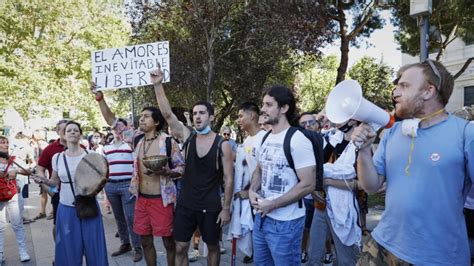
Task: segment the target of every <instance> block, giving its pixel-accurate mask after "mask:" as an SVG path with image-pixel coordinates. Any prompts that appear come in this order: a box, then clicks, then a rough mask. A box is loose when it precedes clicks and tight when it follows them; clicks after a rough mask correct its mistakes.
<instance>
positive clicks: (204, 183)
mask: <svg viewBox="0 0 474 266" xmlns="http://www.w3.org/2000/svg"><path fill="white" fill-rule="evenodd" d="M218 139H219V138H218V136H217V135H216V138H215V139H214V142H213V143H212V147H211V149H210V150H209V152H208V153H207V154H206V155H205V156H204V157H202V158H199V156H198V154H197V152H196V135H194V136H193V137H192V138H191V141H190V143H189V144H188V145H189V150H188V152H187V155H186V162H185V170H184V175H183V186H182V188H181V192H180V193H179V198H178V205H182V206H185V207H187V208H190V209H193V210H197V211H202V210H206V211H220V210H221V208H222V205H221V195H220V193H221V186H222V175H223V174H222V169H220V170H219V171H218V169H217V167H216V159H217V158H216V156H217V149H218V142H219V140H218Z"/></svg>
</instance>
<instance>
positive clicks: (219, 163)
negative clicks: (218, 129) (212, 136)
mask: <svg viewBox="0 0 474 266" xmlns="http://www.w3.org/2000/svg"><path fill="white" fill-rule="evenodd" d="M216 138H217V156H216V170H217V172H219V171H220V170H221V169H222V168H223V166H222V159H221V157H222V155H223V154H224V153H223V152H222V143H223V142H224V141H227V140H226V139H224V138H223V137H221V136H220V135H217V136H216Z"/></svg>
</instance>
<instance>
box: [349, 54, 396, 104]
mask: <svg viewBox="0 0 474 266" xmlns="http://www.w3.org/2000/svg"><path fill="white" fill-rule="evenodd" d="M348 74H349V76H350V78H351V79H353V80H357V81H358V82H359V84H360V86H361V87H362V92H363V95H364V97H365V98H366V99H367V100H369V101H371V102H373V103H374V104H376V105H378V106H379V107H381V108H383V109H387V110H391V109H393V104H392V90H393V88H394V85H393V82H392V76H393V69H392V68H391V67H389V66H388V65H387V64H384V63H382V62H380V63H377V62H376V59H375V58H372V57H369V56H364V57H362V58H361V59H359V61H357V62H356V63H355V64H354V65H353V66H352V67H351V69H350V70H349V73H348Z"/></svg>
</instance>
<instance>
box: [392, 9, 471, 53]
mask: <svg viewBox="0 0 474 266" xmlns="http://www.w3.org/2000/svg"><path fill="white" fill-rule="evenodd" d="M432 3H433V13H432V14H431V15H430V17H429V21H430V22H429V23H430V31H429V50H430V52H431V53H433V52H438V51H440V50H442V49H443V46H444V45H448V44H449V43H450V42H451V41H452V40H454V39H455V38H461V39H462V40H464V41H467V42H472V41H473V40H474V27H473V26H472V25H474V1H466V0H449V1H447V0H433V2H432ZM394 5H395V8H393V9H392V13H393V19H392V22H393V24H394V25H395V26H396V27H398V30H397V31H396V32H395V39H396V40H397V41H398V42H399V43H400V46H401V50H402V52H404V53H408V54H410V55H413V56H415V55H418V54H420V31H419V27H418V25H417V20H416V19H415V18H412V17H410V15H409V13H410V1H405V0H396V1H395V4H394Z"/></svg>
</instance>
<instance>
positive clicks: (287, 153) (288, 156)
mask: <svg viewBox="0 0 474 266" xmlns="http://www.w3.org/2000/svg"><path fill="white" fill-rule="evenodd" d="M297 130H298V129H297V128H296V127H290V128H288V131H287V132H286V134H285V139H284V140H283V152H284V153H285V157H286V160H287V161H288V165H289V166H290V167H291V169H293V172H295V175H296V178H297V179H298V182H300V178H299V177H298V174H297V173H296V169H295V162H294V161H293V156H291V138H292V137H293V135H294V134H295V132H296V131H297Z"/></svg>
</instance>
